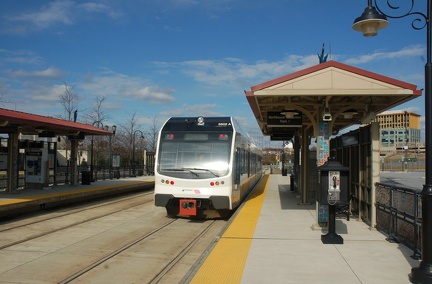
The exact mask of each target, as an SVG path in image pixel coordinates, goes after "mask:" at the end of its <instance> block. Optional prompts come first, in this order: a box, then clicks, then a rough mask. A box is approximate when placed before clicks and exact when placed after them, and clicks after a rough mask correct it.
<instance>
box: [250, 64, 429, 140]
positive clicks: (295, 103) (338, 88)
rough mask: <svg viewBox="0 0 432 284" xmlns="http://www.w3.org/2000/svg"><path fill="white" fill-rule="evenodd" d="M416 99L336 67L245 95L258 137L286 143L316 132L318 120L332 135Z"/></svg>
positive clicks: (380, 80) (412, 92)
mask: <svg viewBox="0 0 432 284" xmlns="http://www.w3.org/2000/svg"><path fill="white" fill-rule="evenodd" d="M421 93H422V90H418V89H417V86H416V85H413V84H409V83H406V82H403V81H400V80H396V79H393V78H390V77H386V76H383V75H379V74H376V73H372V72H369V71H366V70H363V69H359V68H356V67H353V66H349V65H346V64H343V63H339V62H336V61H327V62H324V63H321V64H318V65H315V66H312V67H309V68H306V69H303V70H300V71H297V72H294V73H291V74H288V75H285V76H282V77H279V78H276V79H272V80H270V81H267V82H264V83H261V84H258V85H255V86H252V87H251V90H250V91H245V94H246V98H247V100H248V102H249V105H250V107H251V109H252V112H253V114H254V116H255V118H256V120H257V122H258V125H259V127H260V129H261V131H262V133H263V135H265V136H271V137H272V138H275V139H274V140H285V138H289V136H290V135H291V134H293V133H295V132H296V131H297V130H298V129H299V128H300V127H314V129H315V130H316V129H318V128H317V124H318V121H321V120H322V119H323V118H324V120H325V121H329V122H330V123H331V126H332V131H333V133H337V132H338V131H339V130H341V129H343V128H346V127H348V126H351V125H355V124H364V123H369V122H370V121H371V120H372V119H373V118H374V117H375V115H376V114H379V113H381V112H383V111H385V110H388V109H391V108H393V107H396V106H398V105H399V104H402V103H404V102H407V101H409V100H412V99H414V98H417V97H420V96H421ZM324 115H327V116H326V117H324ZM280 118H286V119H285V120H284V121H285V122H286V121H288V123H287V124H284V123H280V121H281V120H280ZM299 124H300V125H299ZM278 137H280V138H281V139H277V138H278ZM286 140H288V139H286Z"/></svg>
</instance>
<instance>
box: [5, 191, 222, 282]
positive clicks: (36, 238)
mask: <svg viewBox="0 0 432 284" xmlns="http://www.w3.org/2000/svg"><path fill="white" fill-rule="evenodd" d="M152 201H153V196H152V194H151V193H150V194H140V195H139V196H130V198H123V199H122V200H121V201H120V200H119V201H117V200H116V201H110V202H106V203H105V204H97V205H91V206H89V207H80V208H73V209H71V211H68V210H66V211H64V210H65V209H62V210H59V211H58V212H57V211H56V212H51V213H49V214H44V216H34V217H32V218H28V219H27V220H18V221H17V223H16V224H14V222H9V223H8V224H0V232H1V236H2V238H0V263H2V266H0V279H1V281H0V282H2V281H5V282H7V283H29V284H30V283H102V282H103V283H176V282H177V283H178V282H179V281H180V280H181V279H182V278H183V277H184V275H185V274H186V273H187V271H188V270H189V268H190V267H192V266H193V265H194V264H195V262H196V261H197V259H199V257H200V256H201V255H202V254H203V252H205V251H206V249H208V247H209V246H210V245H211V244H212V243H213V242H215V240H216V239H217V237H218V234H219V233H220V232H221V231H222V230H223V228H224V226H225V225H226V224H227V221H224V220H190V219H184V218H180V219H173V218H169V217H167V216H166V212H165V209H164V208H158V207H155V206H154V205H153V202H152Z"/></svg>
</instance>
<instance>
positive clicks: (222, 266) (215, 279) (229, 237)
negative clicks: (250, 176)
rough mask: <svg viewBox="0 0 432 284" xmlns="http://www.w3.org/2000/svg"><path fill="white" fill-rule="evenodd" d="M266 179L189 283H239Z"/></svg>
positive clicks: (265, 178) (260, 205) (265, 188)
mask: <svg viewBox="0 0 432 284" xmlns="http://www.w3.org/2000/svg"><path fill="white" fill-rule="evenodd" d="M268 178H269V175H265V176H264V177H263V179H262V180H261V181H260V183H259V184H258V186H257V187H256V188H255V190H254V192H253V193H252V195H251V196H250V197H249V198H248V200H247V201H246V203H245V204H244V205H243V208H241V210H240V212H239V213H238V215H237V216H236V218H235V219H234V221H233V222H232V223H231V225H230V226H229V228H228V229H227V230H226V231H225V233H224V234H223V235H222V237H221V238H220V240H219V241H218V243H217V244H216V246H215V247H214V248H213V250H212V251H211V253H210V255H209V256H208V257H207V259H206V260H205V262H204V263H203V265H202V266H201V267H200V269H199V270H198V271H197V273H196V274H195V276H194V277H193V278H192V281H191V282H190V283H198V284H201V283H206V284H207V283H217V284H221V283H229V284H233V283H240V282H241V278H242V274H243V269H244V266H245V264H246V260H247V256H248V253H249V248H250V246H251V243H252V238H253V235H254V232H255V227H256V224H257V222H258V218H259V215H260V213H261V208H262V205H263V203H264V198H265V195H266V191H267V181H268Z"/></svg>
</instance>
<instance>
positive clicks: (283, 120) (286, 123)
mask: <svg viewBox="0 0 432 284" xmlns="http://www.w3.org/2000/svg"><path fill="white" fill-rule="evenodd" d="M282 113H283V112H268V114H267V126H269V127H302V114H301V113H300V112H296V113H293V115H292V116H288V115H285V114H282Z"/></svg>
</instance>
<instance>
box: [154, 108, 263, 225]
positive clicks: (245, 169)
mask: <svg viewBox="0 0 432 284" xmlns="http://www.w3.org/2000/svg"><path fill="white" fill-rule="evenodd" d="M261 158H262V154H261V151H260V150H259V149H258V148H257V147H256V145H255V144H254V143H252V140H251V139H250V137H249V136H248V135H247V133H246V132H244V131H243V130H242V129H241V128H240V126H239V124H238V123H237V122H236V121H235V120H234V119H233V118H232V117H202V116H200V117H172V118H170V119H168V120H167V121H166V122H165V124H164V125H163V126H162V128H161V130H160V132H159V139H158V145H157V149H156V161H155V190H154V202H155V205H156V206H161V207H165V208H166V210H167V214H168V215H169V216H185V217H197V218H223V217H226V216H228V215H229V214H230V213H231V212H232V211H233V210H234V209H235V208H236V207H238V206H239V205H240V203H241V202H242V201H243V200H244V198H245V197H246V196H247V194H248V192H249V191H250V190H251V189H252V188H253V187H254V186H255V184H256V183H257V182H258V181H259V180H260V178H261V177H262V164H261Z"/></svg>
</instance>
